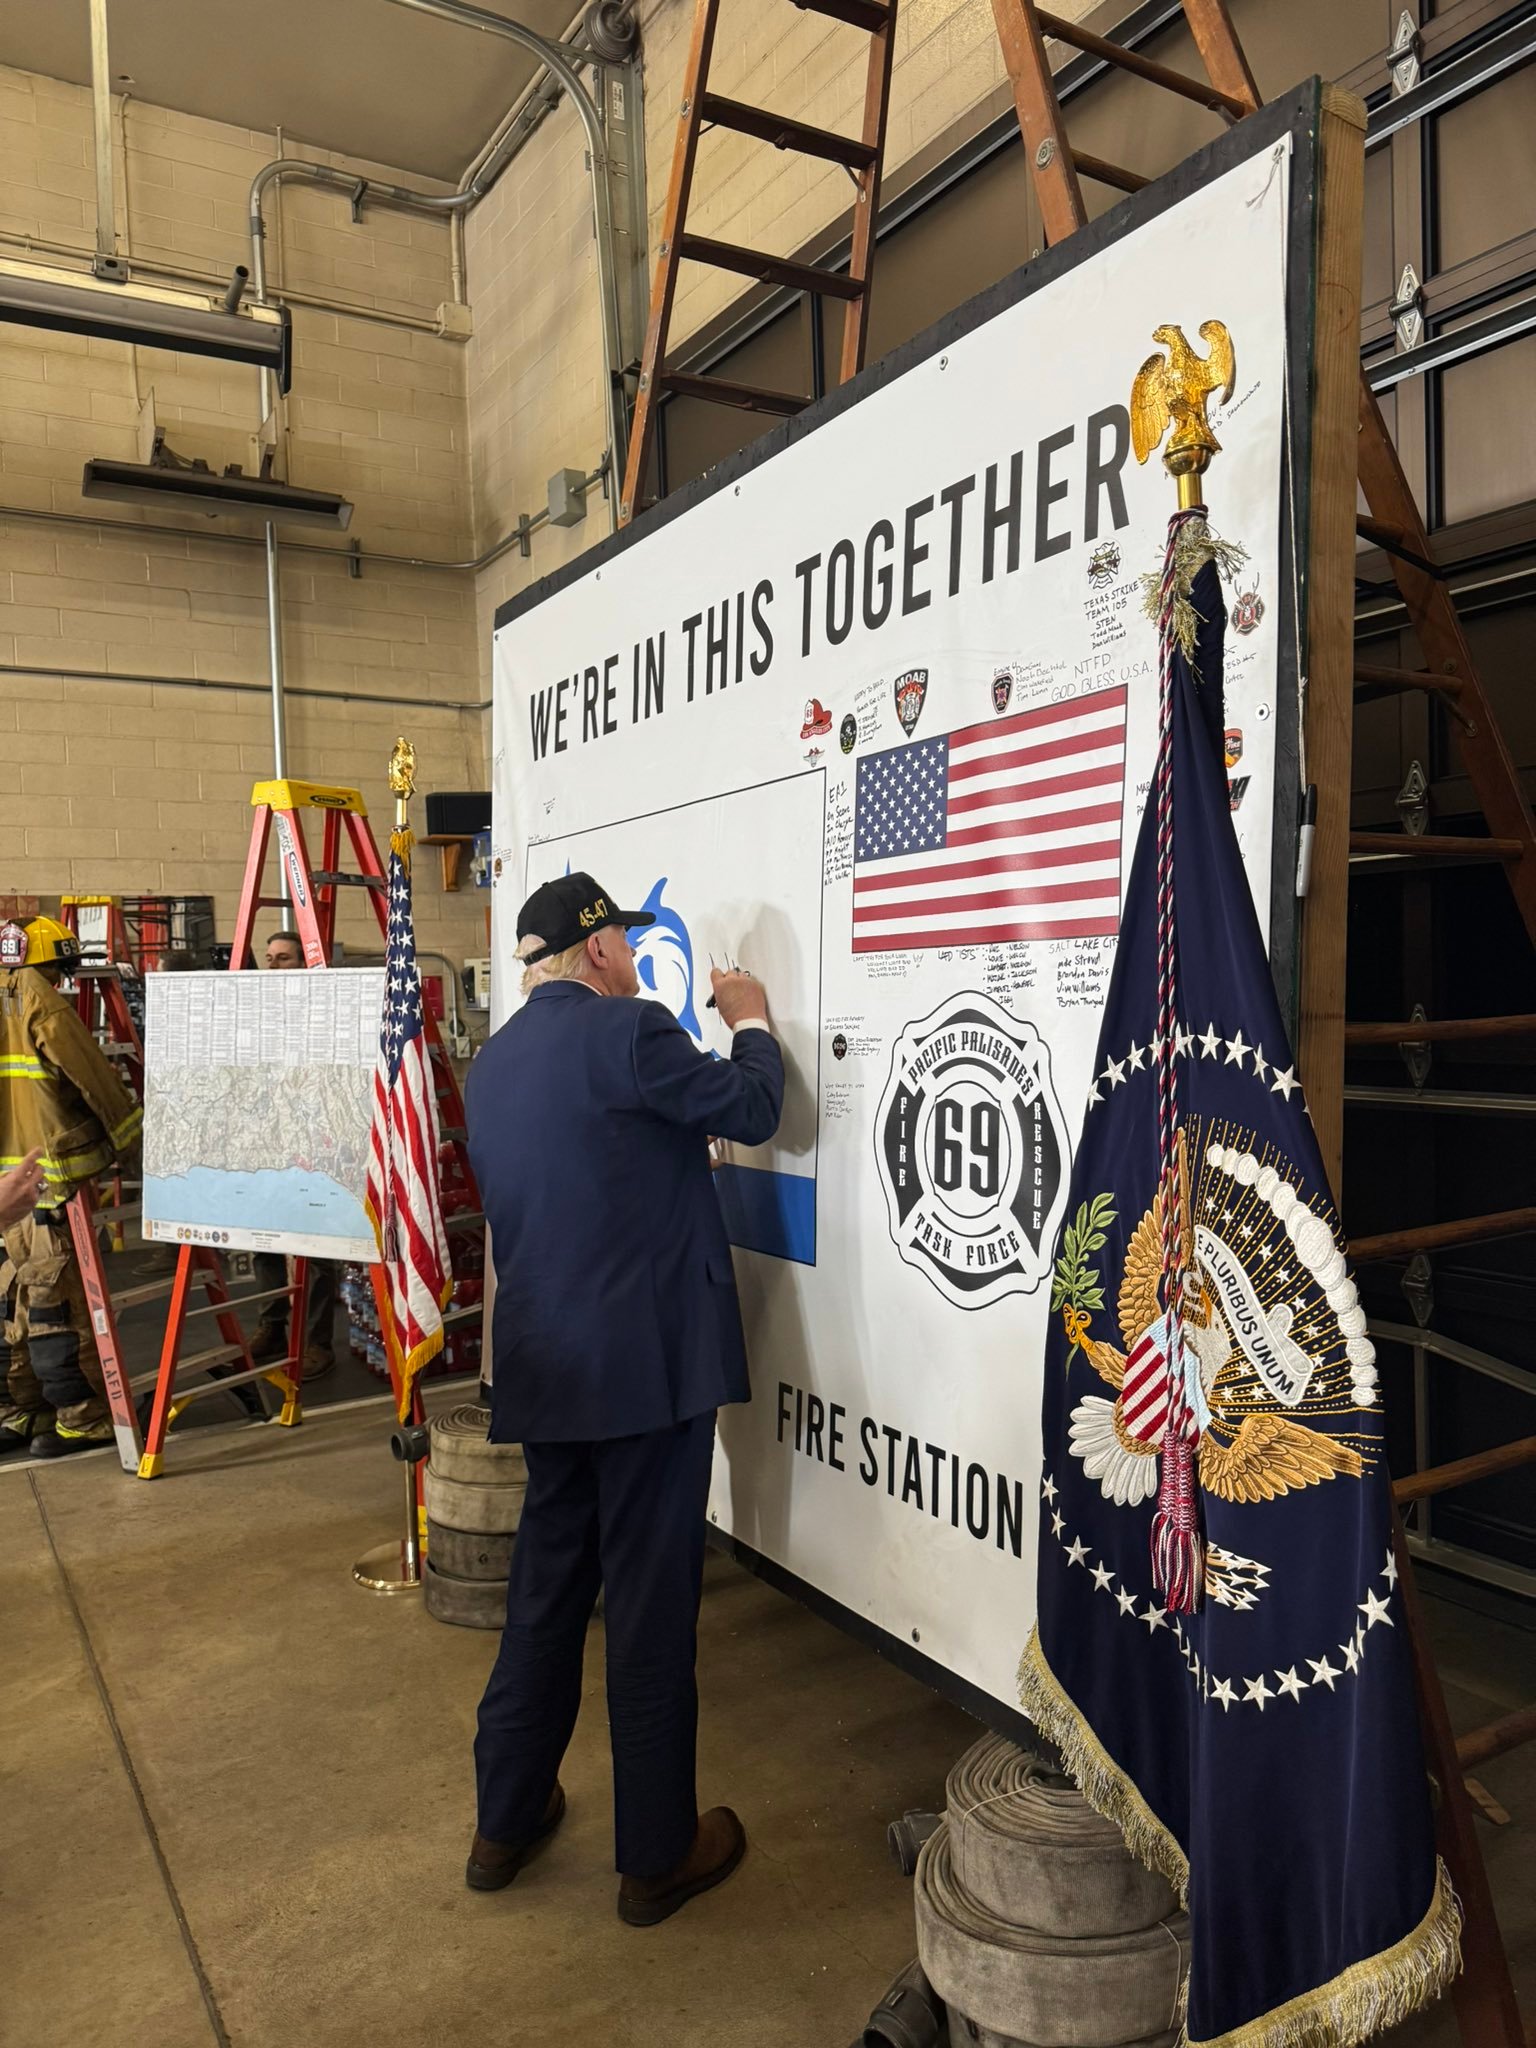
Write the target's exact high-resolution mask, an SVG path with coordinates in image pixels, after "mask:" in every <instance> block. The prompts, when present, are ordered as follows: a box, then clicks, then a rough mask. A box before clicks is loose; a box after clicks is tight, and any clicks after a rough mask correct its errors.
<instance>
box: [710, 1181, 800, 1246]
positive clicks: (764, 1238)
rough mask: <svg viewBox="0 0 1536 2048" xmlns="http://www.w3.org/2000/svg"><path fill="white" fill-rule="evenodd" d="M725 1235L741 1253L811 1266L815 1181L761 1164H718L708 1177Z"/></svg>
mask: <svg viewBox="0 0 1536 2048" xmlns="http://www.w3.org/2000/svg"><path fill="white" fill-rule="evenodd" d="M714 1183H715V1193H716V1194H717V1195H718V1196H719V1197H720V1213H721V1215H722V1216H723V1217H724V1218H725V1233H726V1236H727V1237H729V1239H730V1240H731V1243H732V1244H735V1245H740V1246H741V1248H742V1250H743V1251H749V1252H766V1253H767V1254H768V1256H769V1257H770V1258H774V1259H793V1260H795V1261H796V1263H797V1264H799V1265H802V1266H814V1265H815V1263H816V1182H815V1179H814V1177H813V1176H811V1175H806V1174H798V1173H775V1172H774V1171H772V1170H771V1169H770V1168H768V1167H763V1166H722V1167H720V1168H719V1169H718V1170H717V1171H716V1173H715V1175H714Z"/></svg>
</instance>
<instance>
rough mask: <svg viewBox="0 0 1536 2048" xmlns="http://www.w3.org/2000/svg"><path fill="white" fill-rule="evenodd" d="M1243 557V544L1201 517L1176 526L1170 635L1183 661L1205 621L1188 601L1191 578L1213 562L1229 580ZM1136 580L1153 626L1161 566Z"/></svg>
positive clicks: (1159, 603) (1158, 610)
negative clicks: (1225, 537)
mask: <svg viewBox="0 0 1536 2048" xmlns="http://www.w3.org/2000/svg"><path fill="white" fill-rule="evenodd" d="M1247 559H1248V550H1247V549H1246V548H1241V547H1239V546H1238V545H1237V543H1236V542H1235V541H1230V540H1222V539H1221V538H1220V536H1219V535H1217V534H1214V533H1212V531H1211V529H1210V528H1209V527H1208V526H1207V525H1206V523H1205V521H1204V520H1203V519H1187V520H1186V521H1185V522H1184V525H1183V526H1182V527H1181V528H1180V530H1179V535H1178V538H1177V540H1176V541H1175V542H1174V551H1173V637H1174V639H1175V640H1177V642H1178V643H1179V648H1180V651H1181V652H1182V653H1183V656H1184V659H1185V660H1186V661H1188V662H1193V661H1194V658H1195V635H1196V633H1197V632H1198V630H1199V628H1200V627H1201V626H1202V625H1203V624H1204V623H1205V621H1204V619H1203V618H1202V617H1201V615H1200V613H1199V612H1197V611H1196V610H1195V607H1194V605H1193V604H1192V603H1191V601H1190V595H1189V593H1190V592H1191V590H1193V588H1194V584H1195V578H1196V577H1197V576H1198V575H1199V573H1200V571H1201V570H1202V569H1203V568H1204V567H1205V565H1206V563H1207V562H1214V563H1215V564H1216V568H1217V571H1218V573H1219V574H1220V575H1222V576H1224V577H1225V578H1226V579H1227V581H1228V582H1229V583H1230V582H1231V581H1232V579H1233V577H1234V576H1235V575H1236V574H1237V572H1238V570H1239V569H1240V568H1241V566H1242V565H1243V563H1244V562H1246V561H1247ZM1137 580H1138V581H1139V583H1140V584H1141V608H1142V610H1143V611H1144V612H1145V613H1146V615H1147V617H1148V618H1149V619H1150V620H1151V621H1152V623H1153V625H1154V626H1157V625H1159V624H1160V622H1161V620H1162V616H1163V572H1162V569H1161V568H1158V569H1149V570H1148V571H1147V573H1146V575H1145V576H1142V577H1139V578H1138V579H1137Z"/></svg>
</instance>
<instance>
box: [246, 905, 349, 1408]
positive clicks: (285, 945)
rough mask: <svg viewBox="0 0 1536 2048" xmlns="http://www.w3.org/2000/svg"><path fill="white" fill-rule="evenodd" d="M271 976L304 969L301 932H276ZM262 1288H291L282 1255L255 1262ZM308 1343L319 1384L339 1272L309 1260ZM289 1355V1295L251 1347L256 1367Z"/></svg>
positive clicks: (267, 1309)
mask: <svg viewBox="0 0 1536 2048" xmlns="http://www.w3.org/2000/svg"><path fill="white" fill-rule="evenodd" d="M265 957H266V964H267V971H268V973H269V974H286V973H291V972H292V971H293V970H294V969H295V968H300V967H302V966H303V965H304V941H303V940H302V939H301V938H300V937H299V935H298V933H297V932H290V931H280V932H274V933H273V934H272V936H271V938H270V939H268V941H267V950H266V956H265ZM252 1263H253V1266H254V1269H255V1273H256V1280H257V1285H258V1286H259V1287H260V1288H262V1289H264V1290H270V1289H271V1288H274V1287H286V1286H287V1285H288V1261H287V1260H286V1259H285V1258H284V1257H283V1255H282V1253H281V1252H257V1253H256V1255H255V1258H254V1260H253V1262H252ZM306 1322H307V1324H308V1328H307V1331H306V1335H307V1338H308V1342H307V1343H306V1344H305V1346H304V1356H303V1359H302V1360H301V1362H300V1369H301V1372H302V1375H303V1377H304V1378H305V1379H306V1380H317V1379H319V1378H320V1377H321V1375H322V1374H324V1373H328V1372H329V1371H330V1370H331V1368H332V1367H333V1366H334V1365H335V1363H336V1267H335V1264H334V1263H333V1262H332V1261H331V1260H329V1259H311V1260H310V1261H309V1313H308V1316H307V1318H306ZM287 1356H288V1296H287V1295H286V1294H280V1295H278V1296H277V1297H276V1298H275V1299H274V1300H272V1301H264V1302H263V1303H262V1305H261V1321H260V1323H259V1324H258V1325H257V1329H256V1336H255V1338H254V1340H253V1342H252V1344H251V1357H252V1359H253V1360H254V1361H255V1363H256V1364H257V1365H276V1364H279V1363H281V1361H282V1360H283V1359H285V1358H286V1357H287Z"/></svg>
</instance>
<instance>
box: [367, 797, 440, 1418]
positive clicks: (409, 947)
mask: <svg viewBox="0 0 1536 2048" xmlns="http://www.w3.org/2000/svg"><path fill="white" fill-rule="evenodd" d="M402 839H403V841H404V843H403V844H402ZM409 847H410V841H409V837H408V836H406V835H401V834H396V835H395V836H394V838H392V839H391V841H390V849H389V929H388V933H387V935H386V940H385V962H384V1019H383V1024H382V1026H381V1028H380V1032H379V1063H378V1065H377V1066H376V1067H375V1068H374V1073H373V1129H372V1132H371V1135H370V1138H369V1146H368V1216H369V1220H370V1221H371V1222H372V1224H373V1228H374V1234H375V1236H376V1237H377V1238H378V1242H379V1254H380V1257H381V1259H382V1262H383V1268H384V1290H385V1293H386V1295H387V1297H388V1300H389V1307H390V1313H391V1317H392V1319H393V1322H394V1327H395V1337H396V1340H397V1344H398V1349H399V1358H400V1361H401V1364H402V1368H403V1370H402V1375H401V1387H400V1416H401V1420H402V1421H403V1420H404V1419H405V1417H406V1415H407V1414H408V1413H409V1410H410V1404H411V1383H412V1381H413V1380H414V1379H415V1376H416V1374H417V1373H418V1372H419V1371H420V1370H421V1368H422V1367H423V1366H424V1365H425V1364H426V1363H427V1361H428V1359H430V1358H433V1357H435V1356H436V1354H437V1353H438V1352H439V1351H441V1350H442V1348H443V1310H444V1308H445V1307H446V1306H447V1303H448V1296H449V1294H450V1292H451V1291H452V1287H453V1274H452V1267H451V1262H450V1259H449V1254H448V1236H447V1233H446V1231H445V1230H444V1229H443V1211H442V1204H441V1201H440V1199H439V1195H438V1178H437V1148H438V1126H437V1096H436V1092H435V1090H434V1088H433V1085H432V1067H431V1060H430V1057H429V1054H428V1051H427V1040H426V1028H425V1022H424V1018H423V1013H422V1004H421V975H420V973H419V971H418V969H417V966H416V937H415V933H414V931H413V930H412V928H411V869H410V859H409Z"/></svg>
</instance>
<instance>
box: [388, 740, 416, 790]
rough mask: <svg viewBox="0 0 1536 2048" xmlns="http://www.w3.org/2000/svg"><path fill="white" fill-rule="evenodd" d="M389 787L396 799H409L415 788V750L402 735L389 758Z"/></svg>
mask: <svg viewBox="0 0 1536 2048" xmlns="http://www.w3.org/2000/svg"><path fill="white" fill-rule="evenodd" d="M389 786H390V788H391V789H392V790H393V791H394V793H395V795H396V796H397V797H407V798H408V797H410V796H411V795H412V794H413V793H414V792H415V788H416V749H415V748H414V747H413V746H412V745H411V743H410V741H409V740H408V739H406V738H405V737H404V735H403V734H402V735H401V737H400V738H399V739H397V740H396V741H395V749H394V752H393V753H392V754H391V755H390V757H389Z"/></svg>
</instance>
